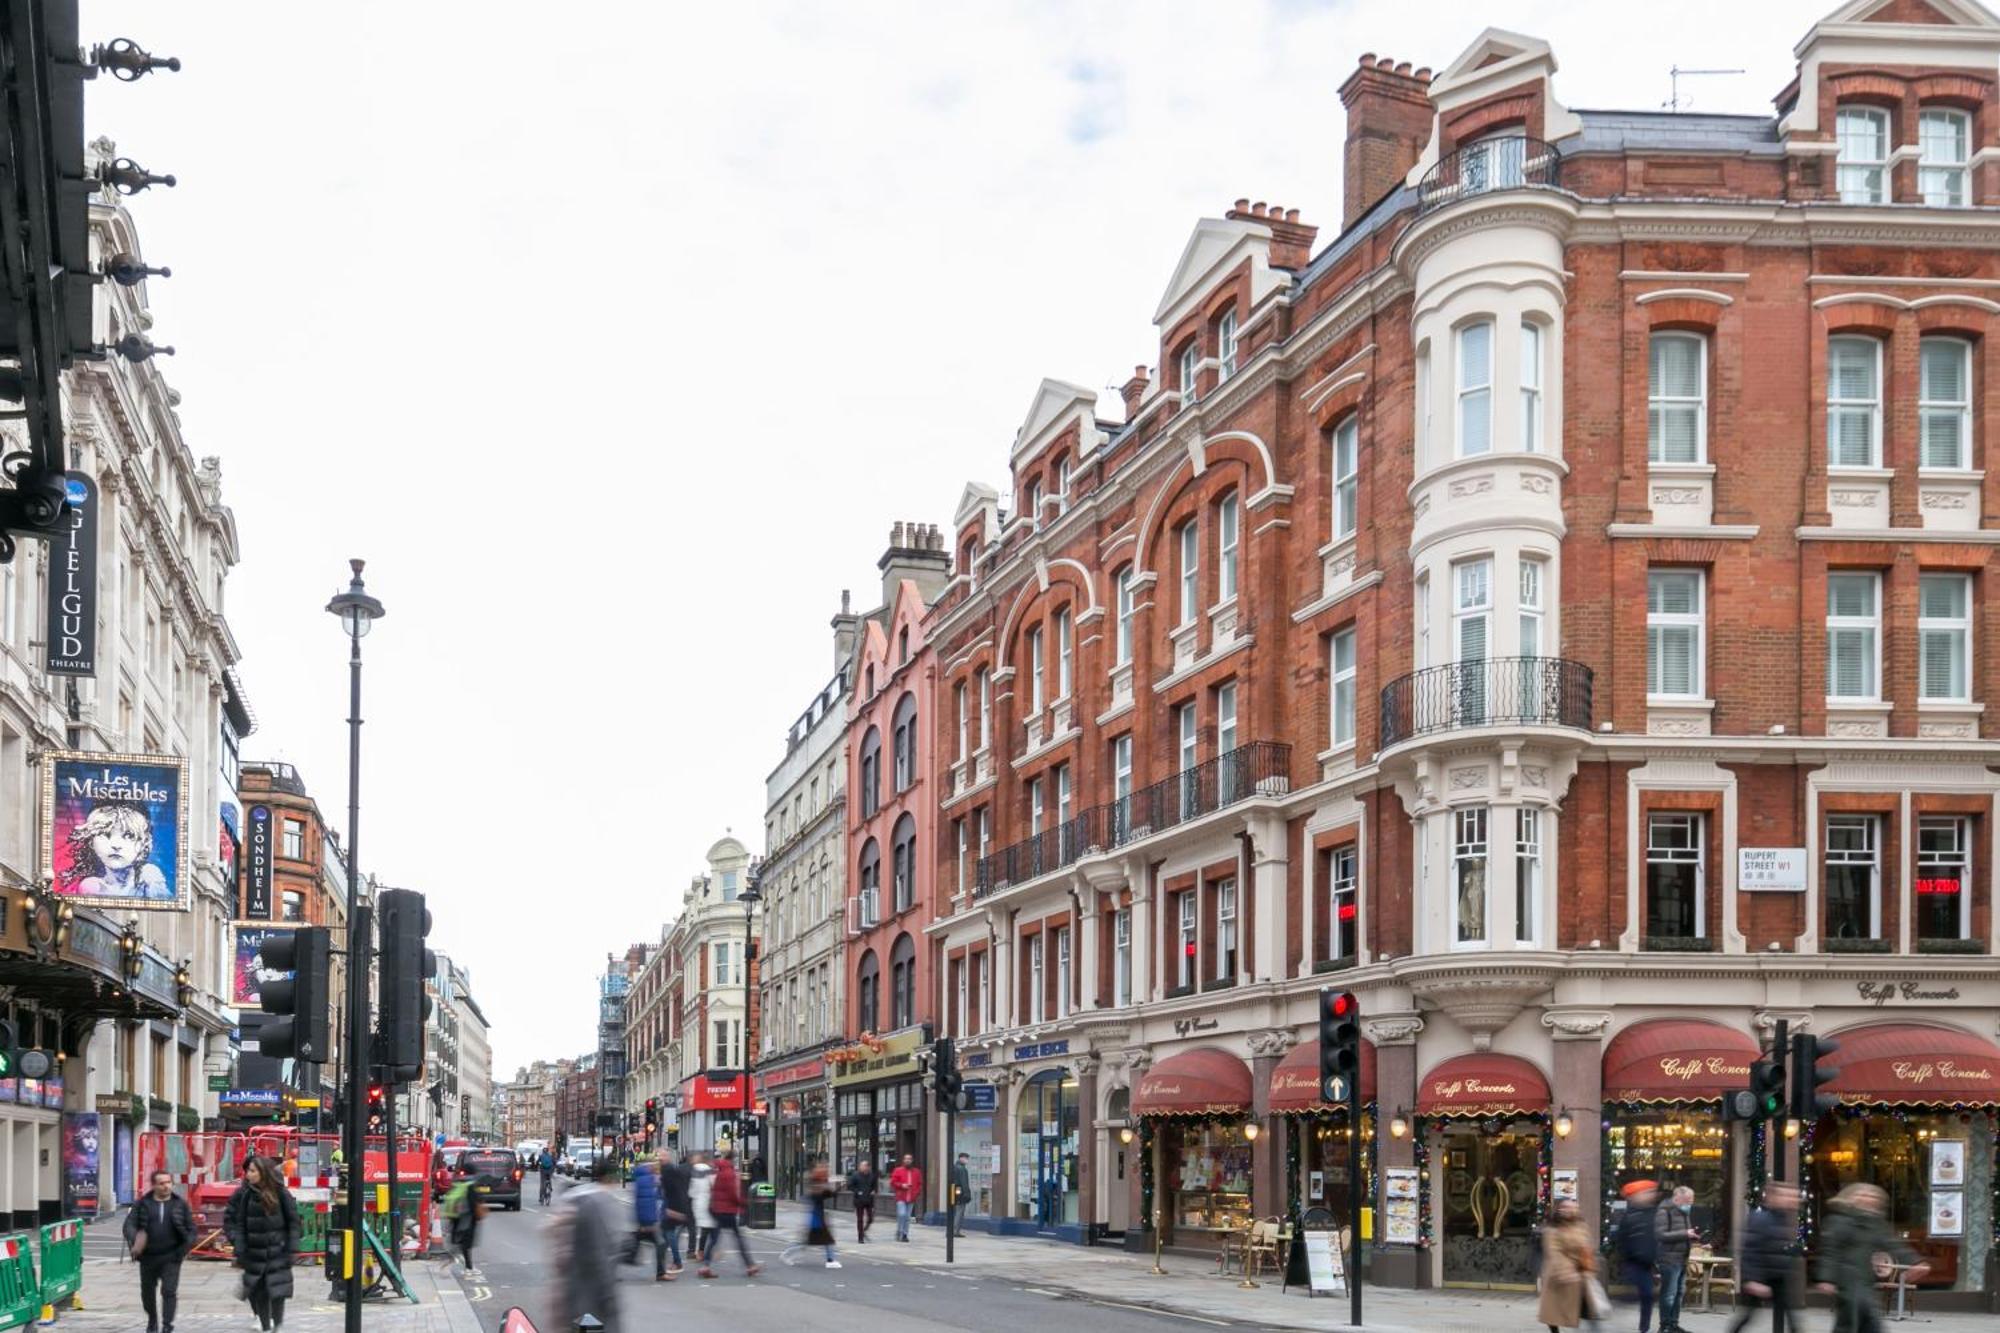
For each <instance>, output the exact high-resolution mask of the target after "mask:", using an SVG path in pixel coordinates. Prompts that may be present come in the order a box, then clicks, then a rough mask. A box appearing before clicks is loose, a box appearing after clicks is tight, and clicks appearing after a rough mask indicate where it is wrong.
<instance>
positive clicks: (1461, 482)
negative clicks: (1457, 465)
mask: <svg viewBox="0 0 2000 1333" xmlns="http://www.w3.org/2000/svg"><path fill="white" fill-rule="evenodd" d="M1492 489H1493V474H1492V473H1490V472H1483V473H1481V474H1480V475H1479V476H1476V477H1460V478H1459V479H1458V480H1457V481H1454V482H1453V483H1452V484H1451V489H1450V491H1449V492H1448V494H1449V495H1450V496H1451V498H1452V499H1454V500H1469V499H1471V498H1472V497H1473V496H1475V495H1485V494H1487V493H1489V492H1490V491H1492Z"/></svg>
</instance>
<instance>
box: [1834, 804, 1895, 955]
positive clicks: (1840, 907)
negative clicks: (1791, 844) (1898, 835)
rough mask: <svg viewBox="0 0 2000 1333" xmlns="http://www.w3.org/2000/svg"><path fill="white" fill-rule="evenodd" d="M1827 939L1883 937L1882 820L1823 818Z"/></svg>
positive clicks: (1855, 817)
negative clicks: (1824, 826)
mask: <svg viewBox="0 0 2000 1333" xmlns="http://www.w3.org/2000/svg"><path fill="white" fill-rule="evenodd" d="M1824 934H1825V936H1826V938H1827V939H1829V940H1874V939H1880V938H1881V936H1882V849H1881V820H1880V819H1878V818H1877V817H1876V816H1874V815H1828V816H1827V817H1826V926H1825V930H1824Z"/></svg>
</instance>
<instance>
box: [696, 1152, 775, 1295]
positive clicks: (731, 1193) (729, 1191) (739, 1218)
mask: <svg viewBox="0 0 2000 1333" xmlns="http://www.w3.org/2000/svg"><path fill="white" fill-rule="evenodd" d="M708 1211H709V1215H710V1216H711V1217H713V1218H714V1219H715V1225H714V1230H713V1231H712V1232H711V1233H710V1238H709V1242H708V1252H707V1253H706V1254H704V1255H703V1256H702V1263H701V1275H702V1276H703V1277H714V1276H715V1267H714V1265H715V1252H716V1250H717V1249H718V1248H719V1247H720V1246H721V1244H722V1236H723V1233H724V1232H727V1233H728V1234H729V1235H731V1236H734V1237H735V1238H736V1252H737V1253H738V1254H740V1255H742V1256H743V1276H745V1277H756V1276H757V1274H759V1273H761V1272H762V1271H764V1270H763V1266H762V1265H761V1264H758V1263H756V1262H754V1261H752V1259H751V1258H750V1242H749V1241H748V1240H746V1239H744V1236H743V1226H742V1222H743V1178H742V1177H741V1176H739V1175H737V1174H736V1161H735V1155H734V1154H733V1153H726V1152H725V1153H719V1154H717V1156H716V1160H715V1180H714V1183H713V1184H711V1185H710V1186H709V1191H708Z"/></svg>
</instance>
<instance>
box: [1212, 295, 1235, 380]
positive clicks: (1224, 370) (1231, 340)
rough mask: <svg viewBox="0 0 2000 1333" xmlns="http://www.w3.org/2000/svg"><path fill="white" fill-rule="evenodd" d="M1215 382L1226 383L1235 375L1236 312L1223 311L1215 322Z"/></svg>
mask: <svg viewBox="0 0 2000 1333" xmlns="http://www.w3.org/2000/svg"><path fill="white" fill-rule="evenodd" d="M1215 362H1216V366H1217V370H1216V380H1217V382H1219V383H1227V382H1228V380H1229V377H1230V376H1231V375H1234V374H1235V373H1236V312H1235V311H1234V310H1225V311H1223V312H1222V318H1221V319H1219V320H1217V321H1216V322H1215Z"/></svg>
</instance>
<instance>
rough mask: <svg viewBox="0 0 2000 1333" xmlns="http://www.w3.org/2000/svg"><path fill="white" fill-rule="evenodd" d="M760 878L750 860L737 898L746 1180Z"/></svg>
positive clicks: (760, 867) (739, 1136) (740, 1128)
mask: <svg viewBox="0 0 2000 1333" xmlns="http://www.w3.org/2000/svg"><path fill="white" fill-rule="evenodd" d="M763 877H764V862H763V861H762V860H761V859H759V860H754V861H752V862H751V863H750V869H749V871H748V872H747V873H746V874H745V876H744V880H745V883H744V885H743V892H742V893H741V894H739V895H738V899H739V901H741V902H742V904H743V1119H742V1120H741V1121H740V1122H739V1123H738V1125H737V1132H736V1146H737V1150H738V1151H739V1152H741V1153H742V1154H743V1170H744V1172H745V1177H744V1178H745V1179H748V1178H749V1177H748V1172H749V1170H750V1156H749V1145H750V1070H751V1067H752V1060H751V1057H750V964H751V962H752V960H754V959H755V958H756V957H757V934H756V916H757V904H758V903H760V902H762V901H764V895H763V893H762V892H761V891H759V889H758V887H757V886H758V884H759V883H760V882H761V881H762V880H763Z"/></svg>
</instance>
